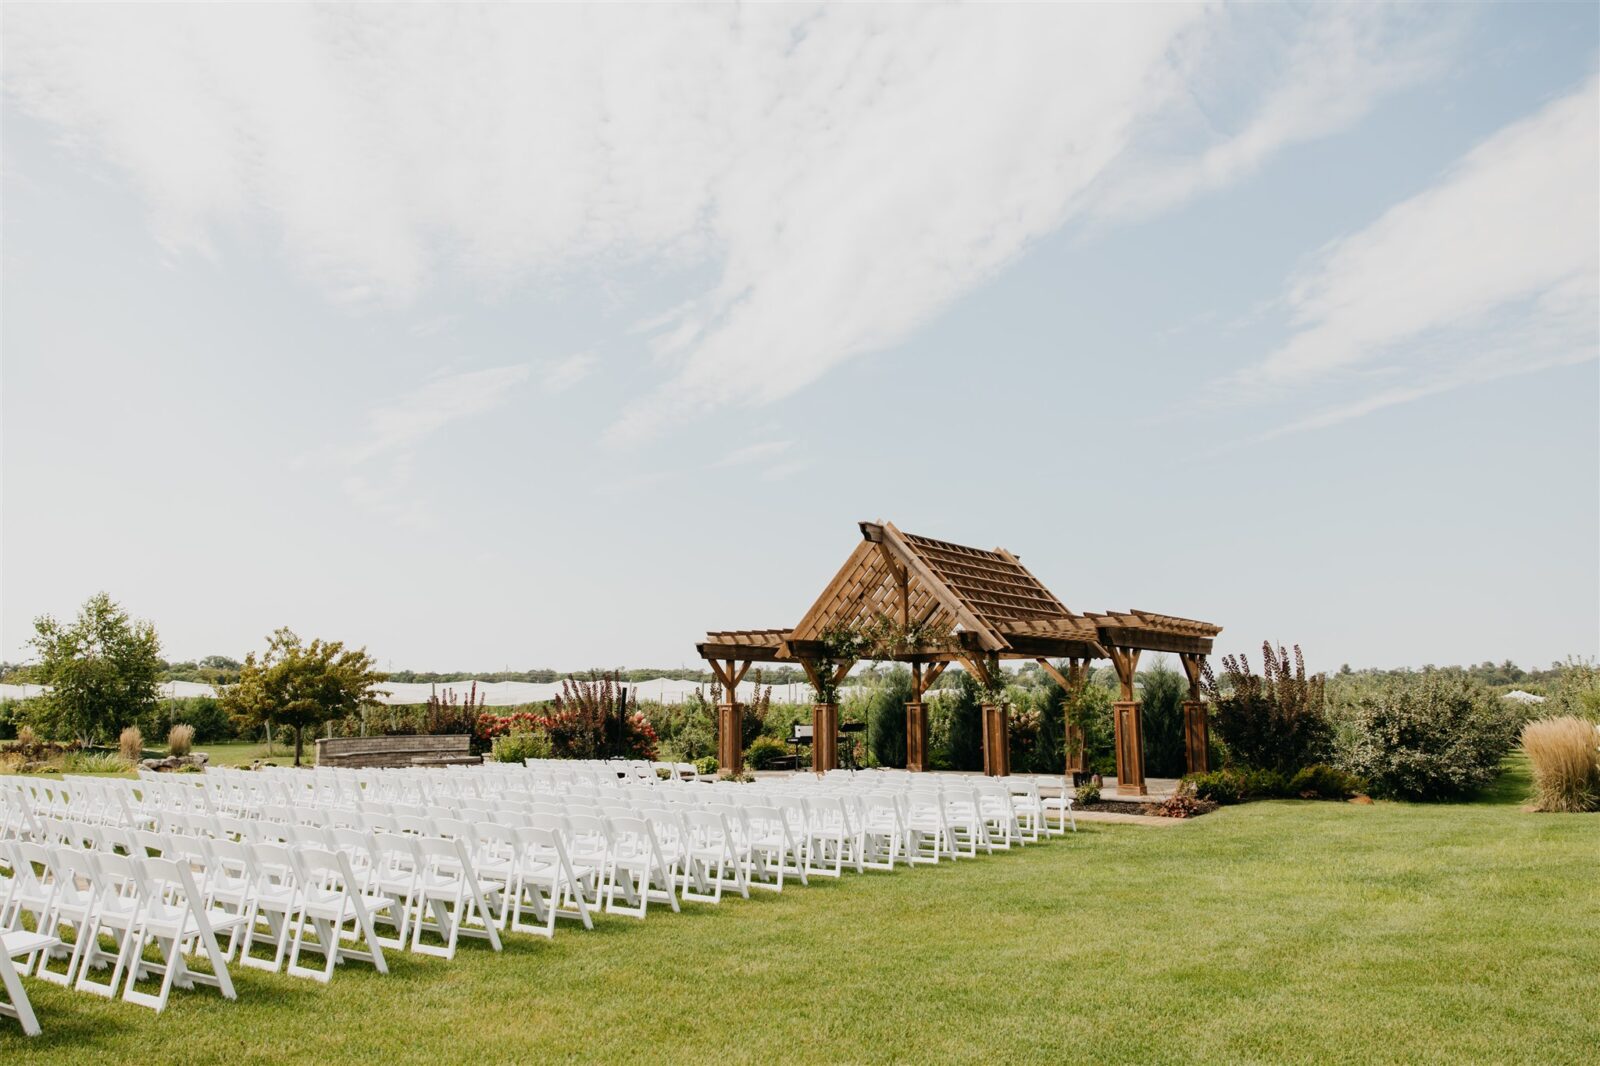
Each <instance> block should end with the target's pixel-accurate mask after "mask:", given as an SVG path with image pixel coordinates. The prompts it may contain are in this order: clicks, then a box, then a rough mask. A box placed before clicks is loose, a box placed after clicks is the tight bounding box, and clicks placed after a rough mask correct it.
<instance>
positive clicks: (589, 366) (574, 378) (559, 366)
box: [539, 352, 596, 393]
mask: <svg viewBox="0 0 1600 1066" xmlns="http://www.w3.org/2000/svg"><path fill="white" fill-rule="evenodd" d="M595 363H596V359H595V357H594V356H593V355H592V354H590V353H589V352H580V353H579V354H577V355H569V356H567V357H566V358H565V359H558V360H557V361H555V362H554V363H550V364H547V365H546V366H544V367H543V368H542V369H541V371H540V375H539V380H540V383H541V384H542V385H543V386H544V390H545V391H546V392H549V393H557V392H566V391H567V390H568V389H570V388H572V386H574V385H576V384H578V382H580V381H582V380H583V379H584V378H586V377H588V376H589V375H590V374H591V373H593V372H594V367H595Z"/></svg>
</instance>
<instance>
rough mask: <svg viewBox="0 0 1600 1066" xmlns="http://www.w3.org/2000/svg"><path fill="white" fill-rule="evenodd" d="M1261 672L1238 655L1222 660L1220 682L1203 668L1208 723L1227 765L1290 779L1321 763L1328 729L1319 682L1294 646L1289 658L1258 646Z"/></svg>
mask: <svg viewBox="0 0 1600 1066" xmlns="http://www.w3.org/2000/svg"><path fill="white" fill-rule="evenodd" d="M1261 658H1262V669H1261V674H1260V676H1257V675H1256V674H1255V673H1254V672H1253V671H1251V669H1250V662H1249V660H1248V659H1247V658H1246V657H1245V656H1243V655H1240V656H1238V657H1237V658H1235V657H1234V656H1232V655H1224V656H1223V657H1222V677H1221V678H1220V679H1219V678H1217V677H1215V676H1213V675H1212V673H1211V667H1210V666H1209V665H1207V666H1206V667H1205V673H1204V676H1205V687H1206V690H1207V694H1208V695H1209V696H1210V697H1211V707H1212V710H1211V713H1212V716H1213V717H1212V721H1213V722H1214V724H1215V730H1216V733H1217V736H1218V737H1219V738H1220V739H1221V740H1222V742H1223V744H1224V745H1226V746H1227V749H1228V754H1229V756H1230V761H1234V762H1238V763H1242V764H1243V765H1245V766H1250V767H1256V768H1258V769H1264V770H1277V771H1279V772H1280V773H1284V774H1292V773H1294V772H1295V771H1296V770H1298V769H1300V768H1301V767H1302V766H1309V765H1311V764H1312V763H1315V762H1319V761H1321V760H1322V759H1323V758H1324V757H1325V755H1326V752H1327V748H1328V743H1329V740H1330V735H1331V730H1330V728H1329V725H1328V719H1327V715H1326V714H1325V712H1324V708H1323V677H1322V675H1321V674H1313V675H1312V676H1310V677H1307V676H1306V665H1305V660H1304V658H1302V656H1301V654H1300V646H1299V645H1298V644H1297V645H1295V649H1294V660H1293V663H1292V665H1291V662H1290V659H1289V653H1288V652H1287V651H1286V650H1285V649H1283V648H1282V647H1279V648H1278V649H1277V650H1276V651H1274V650H1273V647H1272V644H1271V643H1270V642H1266V643H1263V644H1262V645H1261Z"/></svg>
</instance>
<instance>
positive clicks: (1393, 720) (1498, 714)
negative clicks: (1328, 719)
mask: <svg viewBox="0 0 1600 1066" xmlns="http://www.w3.org/2000/svg"><path fill="white" fill-rule="evenodd" d="M1333 712H1334V718H1335V721H1336V723H1337V733H1336V739H1335V759H1334V763H1335V765H1336V766H1338V767H1339V768H1340V769H1342V770H1345V771H1347V772H1349V773H1353V774H1356V775H1357V776H1359V777H1362V778H1365V779H1366V780H1367V781H1368V782H1370V783H1371V785H1372V790H1373V794H1374V795H1378V796H1394V797H1398V798H1401V799H1421V800H1430V799H1447V798H1451V797H1456V796H1463V795H1467V794H1469V793H1471V792H1473V791H1475V790H1476V789H1480V788H1482V787H1483V786H1485V785H1487V784H1488V783H1489V782H1491V781H1493V780H1494V778H1495V776H1496V775H1497V774H1499V772H1500V760H1501V759H1504V758H1505V756H1506V754H1507V753H1508V752H1509V751H1510V750H1511V746H1512V745H1513V744H1514V743H1516V739H1517V727H1518V725H1519V724H1520V723H1519V721H1518V718H1517V711H1516V709H1515V708H1512V707H1509V706H1507V701H1506V700H1503V699H1501V698H1499V697H1498V696H1496V695H1495V694H1494V693H1492V692H1490V691H1489V690H1488V689H1486V688H1485V687H1484V686H1483V684H1482V683H1481V682H1478V681H1475V680H1473V679H1472V678H1470V677H1468V676H1467V675H1466V674H1465V673H1463V672H1462V671H1460V670H1430V671H1426V672H1424V673H1421V674H1396V675H1394V676H1391V677H1386V678H1384V679H1383V680H1381V681H1379V682H1377V683H1374V684H1369V685H1352V686H1350V687H1349V688H1347V689H1341V691H1340V693H1339V700H1338V702H1337V703H1336V704H1335V706H1334V708H1333Z"/></svg>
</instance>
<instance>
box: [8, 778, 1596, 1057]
mask: <svg viewBox="0 0 1600 1066" xmlns="http://www.w3.org/2000/svg"><path fill="white" fill-rule="evenodd" d="M1526 789H1527V780H1526V772H1525V768H1524V767H1523V766H1522V765H1520V764H1517V763H1513V764H1512V768H1511V770H1510V772H1509V773H1508V774H1507V775H1506V777H1505V778H1503V780H1502V782H1501V784H1500V786H1499V787H1498V789H1497V790H1496V791H1495V792H1494V793H1493V794H1492V795H1489V796H1487V797H1485V798H1484V799H1483V800H1482V801H1481V802H1478V803H1474V804H1465V805H1449V806H1444V805H1440V806H1424V805H1409V804H1388V803H1380V804H1377V805H1376V806H1355V805H1350V804H1342V803H1305V802H1270V803H1253V804H1248V805H1245V806H1241V807H1233V808H1225V809H1224V810H1222V811H1220V812H1218V813H1216V814H1213V815H1208V816H1206V817H1204V818H1200V819H1198V820H1196V821H1194V822H1192V823H1190V824H1185V825H1180V826H1176V827H1172V828H1147V827H1143V826H1121V825H1104V824H1102V825H1085V826H1084V827H1083V829H1082V830H1081V831H1080V832H1079V833H1078V834H1076V835H1075V836H1071V837H1068V838H1066V839H1064V840H1056V841H1052V842H1050V843H1047V844H1043V845H1040V846H1035V847H1029V848H1027V849H1025V850H1023V851H1020V852H1013V853H1010V854H1000V855H995V856H993V857H988V858H982V859H978V860H976V861H965V862H961V863H959V864H957V865H950V864H943V865H941V866H939V867H938V868H934V869H927V868H923V869H918V870H916V871H902V872H897V873H894V874H881V873H880V874H869V875H867V876H848V877H847V878H846V879H845V880H844V881H842V882H840V883H836V884H830V883H826V882H822V883H814V884H813V885H812V886H811V887H810V888H800V887H798V886H796V887H794V888H792V889H788V890H785V892H784V893H783V894H782V895H781V896H778V897H773V896H770V895H757V896H756V897H755V898H753V899H751V900H749V901H748V902H746V901H742V900H738V899H733V900H731V901H729V902H726V903H724V904H723V905H722V906H720V907H712V906H696V905H688V906H686V908H685V913H683V914H681V915H673V914H671V913H670V912H668V911H666V910H661V911H659V912H658V911H656V910H655V909H654V908H652V912H651V916H650V918H649V919H648V920H647V921H645V922H642V923H641V922H637V921H635V920H633V919H623V918H603V919H601V920H600V921H599V923H598V926H597V929H596V930H595V931H594V932H593V933H584V932H583V931H582V930H581V929H575V928H570V927H567V926H566V925H565V924H564V925H563V928H561V929H560V930H559V931H558V934H557V939H556V940H555V942H554V943H547V942H544V941H542V940H535V939H533V938H530V937H524V936H513V937H510V938H508V941H507V948H506V951H505V953H504V954H502V955H495V954H493V953H492V952H490V951H489V950H488V948H487V946H486V945H481V944H479V943H473V944H471V945H469V946H468V947H467V948H465V949H464V950H463V952H462V953H461V954H460V955H458V956H457V958H456V960H455V961H453V962H446V961H443V960H438V959H419V958H416V957H414V956H411V955H402V954H399V953H393V954H391V962H392V965H393V973H392V974H391V975H390V976H388V977H378V976H376V975H374V974H372V973H371V972H369V971H368V970H366V969H365V968H363V967H361V966H360V965H359V964H354V963H352V964H350V965H349V966H348V967H346V968H345V969H344V970H341V972H340V973H339V974H338V975H337V976H336V977H335V978H334V981H333V983H332V985H330V986H327V987H324V986H321V985H317V984H315V983H312V982H310V981H301V980H298V979H293V978H289V977H287V976H277V975H267V974H262V973H260V972H258V971H254V970H241V969H238V968H236V969H235V980H236V981H237V983H238V987H239V997H240V998H239V1001H238V1002H236V1003H227V1002H224V1001H222V1000H221V999H220V998H219V997H218V996H217V995H216V993H215V992H212V991H210V990H203V991H195V992H175V993H174V997H173V1004H172V1006H170V1007H169V1008H168V1010H167V1012H166V1014H164V1015H162V1016H160V1017H156V1016H155V1015H153V1014H151V1013H150V1012H149V1011H147V1010H145V1009H143V1008H140V1007H135V1006H132V1005H127V1004H123V1003H120V1002H105V1001H102V1000H99V999H96V998H94V997H92V996H89V995H87V994H83V993H76V992H69V991H66V990H63V989H60V988H57V987H56V986H53V985H47V984H43V983H41V982H39V981H36V980H30V981H29V982H28V986H29V991H30V993H31V994H32V995H33V1001H34V1005H35V1007H36V1008H37V1009H38V1013H39V1017H40V1021H41V1023H42V1025H43V1026H44V1029H45V1035H44V1036H43V1037H42V1038H40V1039H38V1040H35V1041H30V1042H26V1043H25V1042H24V1040H23V1039H22V1038H21V1036H20V1035H19V1034H18V1030H17V1027H16V1025H15V1023H14V1022H7V1021H3V1020H0V1060H7V1061H9V1059H10V1058H15V1060H16V1061H18V1062H26V1063H30V1064H32V1063H54V1062H61V1063H74V1064H77V1063H85V1062H91V1061H94V1062H117V1061H122V1062H137V1061H146V1060H148V1059H150V1058H152V1057H155V1056H160V1057H161V1058H163V1059H169V1060H172V1061H182V1062H208V1061H218V1062H221V1061H268V1060H271V1061H297V1062H362V1063H371V1062H381V1063H385V1064H389V1063H400V1062H460V1061H475V1062H494V1063H498V1062H543V1061H550V1060H588V1059H594V1060H604V1061H616V1060H624V1061H644V1060H650V1061H661V1060H665V1061H687V1060H708V1059H709V1060H717V1061H737V1062H744V1061H752V1062H770V1061H774V1060H777V1061H801V1060H804V1061H810V1062H828V1061H884V1060H901V1061H914V1062H915V1061H920V1062H943V1061H950V1060H963V1061H985V1062H1005V1061H1028V1062H1080V1061H1081V1062H1139V1063H1157V1062H1179V1061H1203V1062H1262V1063H1284V1062H1405V1063H1415V1062H1517V1061H1527V1062H1534V1061H1537V1062H1539V1063H1543V1064H1548V1063H1557V1062H1572V1063H1578V1062H1589V1063H1592V1062H1594V1061H1595V1057H1596V1049H1597V1048H1600V815H1536V814H1530V813H1525V812H1523V811H1522V810H1520V804H1521V803H1522V802H1523V797H1524V796H1525V795H1526Z"/></svg>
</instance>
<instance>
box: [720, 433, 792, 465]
mask: <svg viewBox="0 0 1600 1066" xmlns="http://www.w3.org/2000/svg"><path fill="white" fill-rule="evenodd" d="M793 446H794V441H792V440H764V441H758V442H757V443H755V444H746V445H745V446H743V447H742V448H735V449H734V450H733V451H731V452H729V453H728V454H727V455H724V456H723V457H722V458H721V459H718V460H717V461H716V462H714V463H712V464H711V466H712V468H713V469H719V468H722V467H729V466H745V465H747V464H749V463H759V462H761V461H762V460H764V459H771V458H773V457H775V456H778V455H782V454H783V453H784V452H786V451H788V450H789V449H790V448H792V447H793Z"/></svg>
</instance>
